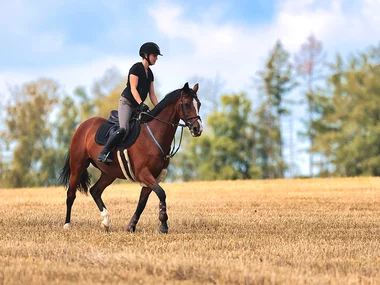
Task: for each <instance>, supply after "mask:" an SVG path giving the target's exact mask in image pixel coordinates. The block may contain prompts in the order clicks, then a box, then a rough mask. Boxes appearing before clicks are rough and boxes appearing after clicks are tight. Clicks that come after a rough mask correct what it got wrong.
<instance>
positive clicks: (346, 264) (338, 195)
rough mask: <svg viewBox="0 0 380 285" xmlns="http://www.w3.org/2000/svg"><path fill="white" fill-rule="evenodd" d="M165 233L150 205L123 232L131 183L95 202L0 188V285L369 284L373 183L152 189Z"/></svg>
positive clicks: (376, 276) (378, 219) (374, 255)
mask: <svg viewBox="0 0 380 285" xmlns="http://www.w3.org/2000/svg"><path fill="white" fill-rule="evenodd" d="M162 186H163V188H164V189H165V190H166V193H167V208H168V215H169V221H168V224H169V234H167V235H164V234H159V233H158V232H157V228H158V226H159V221H158V198H157V197H156V195H155V194H154V193H152V195H151V196H150V199H149V201H148V204H147V207H146V209H145V212H144V213H143V214H142V216H141V219H140V222H139V224H138V225H137V230H136V232H135V233H127V232H125V226H126V224H127V223H128V222H129V219H130V218H131V216H132V214H133V213H134V211H135V208H136V205H137V199H138V196H139V192H140V188H139V186H138V185H136V184H126V185H120V184H119V185H111V186H110V187H109V188H107V190H106V191H105V193H104V195H103V198H104V202H105V204H106V205H107V207H108V209H109V211H110V213H111V220H112V222H111V223H112V224H111V231H110V232H109V233H105V232H104V231H103V230H102V229H101V228H100V213H99V211H98V209H97V207H96V205H95V203H94V201H93V200H92V198H91V196H85V195H81V194H79V193H78V195H77V199H76V201H75V203H74V206H73V213H72V225H73V227H72V229H71V230H69V231H67V230H64V229H63V224H64V218H65V217H64V216H65V211H66V206H65V195H66V193H65V191H64V189H63V187H60V188H36V189H0V284H380V179H379V178H352V179H315V180H274V181H221V182H194V183H173V184H171V183H162Z"/></svg>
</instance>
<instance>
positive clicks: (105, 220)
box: [90, 173, 115, 231]
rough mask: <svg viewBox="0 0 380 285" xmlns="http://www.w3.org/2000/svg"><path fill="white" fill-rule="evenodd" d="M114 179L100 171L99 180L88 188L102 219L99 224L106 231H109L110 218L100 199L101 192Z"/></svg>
mask: <svg viewBox="0 0 380 285" xmlns="http://www.w3.org/2000/svg"><path fill="white" fill-rule="evenodd" d="M114 181H115V177H110V176H107V175H106V174H104V173H102V175H101V176H100V178H99V180H98V181H97V182H96V183H95V184H94V185H93V186H92V187H91V189H90V193H91V196H92V198H94V201H95V203H96V205H97V206H98V208H99V211H100V216H101V219H102V223H101V226H102V227H104V229H105V230H106V231H109V228H110V225H111V218H110V214H109V212H108V210H107V208H106V205H104V202H103V200H102V193H103V191H104V189H105V188H106V187H107V186H108V185H110V184H111V183H112V182H114Z"/></svg>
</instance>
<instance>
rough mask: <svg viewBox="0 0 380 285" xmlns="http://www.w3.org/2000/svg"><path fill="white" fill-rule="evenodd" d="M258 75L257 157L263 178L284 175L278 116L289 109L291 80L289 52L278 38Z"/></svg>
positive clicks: (281, 115)
mask: <svg viewBox="0 0 380 285" xmlns="http://www.w3.org/2000/svg"><path fill="white" fill-rule="evenodd" d="M259 76H260V80H261V88H260V93H259V94H260V96H262V100H261V101H262V103H261V105H260V106H259V108H258V110H257V111H256V113H255V115H256V117H257V121H256V135H257V152H258V160H259V162H260V166H261V172H262V173H263V178H279V177H284V174H285V170H286V163H285V160H284V158H283V145H284V144H283V136H282V132H281V119H282V117H283V116H285V115H286V114H288V113H289V110H288V109H286V108H285V107H284V97H285V95H286V94H287V93H288V92H290V91H291V90H292V89H293V88H294V81H293V72H292V68H291V65H290V62H289V53H288V52H287V51H286V50H285V49H284V48H283V46H282V44H281V42H280V41H278V42H277V43H276V45H275V47H274V49H273V50H272V51H271V54H270V56H269V59H268V60H267V62H266V65H265V69H264V70H263V71H260V72H259Z"/></svg>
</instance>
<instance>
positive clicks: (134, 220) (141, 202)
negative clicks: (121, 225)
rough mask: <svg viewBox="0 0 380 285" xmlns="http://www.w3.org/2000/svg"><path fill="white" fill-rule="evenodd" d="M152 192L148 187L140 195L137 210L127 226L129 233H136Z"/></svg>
mask: <svg viewBox="0 0 380 285" xmlns="http://www.w3.org/2000/svg"><path fill="white" fill-rule="evenodd" d="M151 192H152V189H150V188H148V187H143V188H142V189H141V193H140V199H139V203H138V204H137V209H136V211H135V213H134V215H133V216H132V218H131V221H130V222H129V224H128V225H127V231H128V232H134V231H135V230H136V225H137V223H138V221H139V219H140V216H141V213H142V212H143V211H144V209H145V206H146V202H147V201H148V198H149V195H150V193H151Z"/></svg>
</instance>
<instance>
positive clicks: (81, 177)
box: [63, 159, 90, 229]
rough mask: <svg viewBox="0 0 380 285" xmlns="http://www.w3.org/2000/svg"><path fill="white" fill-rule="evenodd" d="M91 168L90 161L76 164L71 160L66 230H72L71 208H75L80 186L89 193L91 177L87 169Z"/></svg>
mask: <svg viewBox="0 0 380 285" xmlns="http://www.w3.org/2000/svg"><path fill="white" fill-rule="evenodd" d="M88 166H89V161H88V160H83V161H82V162H76V161H73V160H72V159H70V180H69V187H68V189H67V198H66V220H65V225H64V226H63V227H64V228H65V229H70V227H71V224H70V220H71V208H72V206H73V203H74V200H75V198H76V192H77V188H78V185H79V184H81V186H82V187H84V189H82V190H83V191H84V192H87V185H88V184H89V181H90V180H89V176H88V173H87V167H88Z"/></svg>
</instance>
